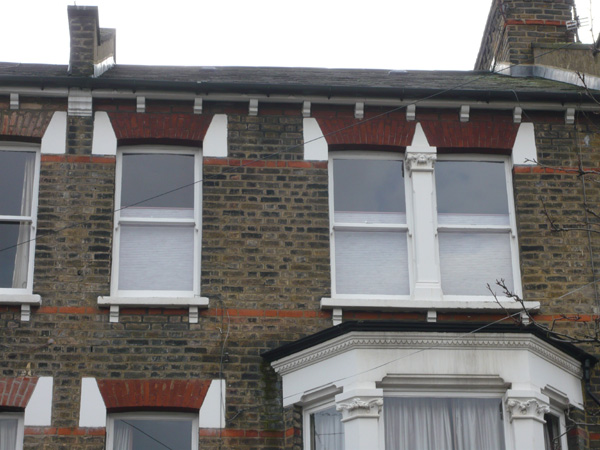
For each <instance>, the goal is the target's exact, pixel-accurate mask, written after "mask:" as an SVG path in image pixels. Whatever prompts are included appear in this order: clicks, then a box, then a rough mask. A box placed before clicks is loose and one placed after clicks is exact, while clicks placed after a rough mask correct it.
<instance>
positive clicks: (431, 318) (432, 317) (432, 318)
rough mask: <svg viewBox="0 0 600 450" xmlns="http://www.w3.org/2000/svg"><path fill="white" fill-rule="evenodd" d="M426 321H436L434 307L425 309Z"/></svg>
mask: <svg viewBox="0 0 600 450" xmlns="http://www.w3.org/2000/svg"><path fill="white" fill-rule="evenodd" d="M427 322H429V323H434V322H437V311H436V310H435V309H430V310H429V311H427Z"/></svg>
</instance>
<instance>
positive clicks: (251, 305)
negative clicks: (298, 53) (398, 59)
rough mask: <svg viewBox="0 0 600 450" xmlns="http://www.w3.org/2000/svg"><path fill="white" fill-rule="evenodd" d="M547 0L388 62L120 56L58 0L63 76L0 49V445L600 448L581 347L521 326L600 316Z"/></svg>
mask: <svg viewBox="0 0 600 450" xmlns="http://www.w3.org/2000/svg"><path fill="white" fill-rule="evenodd" d="M571 9H572V1H571V0H564V1H561V0H553V1H545V2H517V1H507V0H504V1H498V2H493V5H492V10H491V12H490V18H489V20H488V24H487V28H486V32H485V35H484V38H483V40H482V47H481V51H480V54H479V57H478V59H477V63H476V68H477V69H478V70H477V71H473V72H438V71H434V72H410V71H409V72H398V71H391V72H390V71H384V70H327V69H281V68H204V67H200V68H198V67H180V68H172V67H136V66H121V65H118V64H115V62H114V49H115V41H116V33H115V31H114V30H107V29H102V28H100V27H99V22H98V10H97V9H96V8H94V7H84V6H70V7H69V8H68V14H69V28H70V33H71V54H70V55H71V56H70V64H69V67H66V66H48V65H27V64H19V65H16V64H11V63H0V189H2V192H3V195H2V197H3V200H0V235H1V237H0V283H1V284H0V323H1V330H2V340H1V341H0V342H1V345H0V358H1V360H2V361H3V364H2V367H1V371H0V372H1V373H0V449H1V450H5V448H6V450H13V449H21V448H25V449H33V448H47V449H66V448H82V449H101V448H108V449H113V448H115V449H117V448H122V449H129V448H131V449H136V448H165V446H167V447H172V448H192V449H196V448H203V449H204V448H206V449H212V448H214V449H219V448H223V449H225V448H240V449H245V448H247V449H250V448H252V449H254V448H257V449H280V448H286V449H295V450H300V449H303V450H317V449H321V448H342V447H341V446H342V442H345V448H346V449H347V450H349V449H377V448H380V449H384V448H417V447H418V446H423V445H424V447H422V448H445V447H444V446H443V445H445V444H442V443H441V442H442V441H443V440H444V439H446V438H448V436H450V437H449V439H451V440H455V441H457V442H460V444H459V448H490V449H493V450H495V449H498V450H525V449H527V450H545V449H550V448H561V449H562V450H566V449H567V448H568V449H569V450H583V449H588V448H600V434H599V433H597V429H596V427H595V425H591V424H594V423H595V420H596V419H595V418H594V416H593V414H592V412H593V410H594V409H596V408H597V403H596V402H595V400H594V396H595V395H598V396H600V392H598V386H599V384H598V378H597V372H596V371H591V372H590V370H591V368H593V366H594V364H595V363H596V357H595V356H594V355H596V354H598V346H597V344H596V345H595V344H594V343H593V342H592V343H584V344H581V345H578V346H575V345H573V344H572V343H569V342H561V341H560V340H557V339H556V338H557V335H555V334H551V333H545V332H544V331H543V329H542V328H541V327H540V326H536V324H538V325H541V326H544V325H549V324H552V323H553V322H554V321H556V330H558V331H560V332H561V333H565V334H566V335H568V336H574V337H582V336H585V335H589V334H592V335H593V334H594V330H595V327H596V326H597V317H598V312H599V307H600V303H599V300H598V295H599V294H598V292H597V286H596V277H597V265H598V264H599V262H598V261H596V260H595V258H597V252H596V250H597V249H598V241H597V239H598V238H597V236H596V233H595V232H592V233H588V232H586V230H585V227H586V226H592V227H593V226H594V224H595V223H596V222H597V216H596V214H597V211H598V208H597V206H598V202H599V199H600V193H599V192H598V187H597V184H595V183H594V181H593V179H592V178H593V175H584V176H582V175H581V170H580V169H581V168H589V169H592V170H596V169H597V168H598V167H599V165H600V161H599V159H600V156H599V154H598V152H596V151H595V150H596V149H597V146H598V144H599V140H600V132H599V130H600V128H599V127H600V119H598V117H597V112H598V111H599V110H600V107H599V106H598V102H597V99H596V98H595V97H594V95H595V94H594V93H595V91H591V90H589V89H585V88H584V87H582V86H580V85H576V84H573V83H565V82H564V81H565V76H566V75H568V74H569V73H572V72H574V68H573V67H563V68H558V67H549V66H545V65H542V64H539V63H538V62H539V61H538V59H537V57H536V56H535V51H536V49H538V48H540V46H544V45H559V46H560V50H561V51H565V50H566V51H568V48H567V44H568V43H569V42H572V40H573V35H572V33H571V32H569V31H567V27H566V24H567V21H568V20H570V19H571ZM545 53H547V51H545ZM588 56H589V58H592V56H591V52H590V55H588ZM505 69H506V72H507V74H503V73H502V72H500V73H497V72H493V71H492V70H505ZM508 73H509V74H508ZM587 80H588V83H589V85H588V86H593V83H594V82H595V75H594V74H593V73H589V74H587ZM536 162H537V163H536ZM457 200H460V201H457ZM586 206H587V207H588V211H587V215H586ZM582 224H584V225H582ZM556 227H566V228H572V229H573V230H572V231H556V230H555V229H553V228H556ZM499 278H503V279H504V280H505V282H506V283H507V285H508V286H509V288H510V289H511V291H512V292H514V293H515V294H517V295H518V296H519V297H520V298H522V299H523V302H522V303H521V302H518V301H516V300H514V299H513V298H506V297H504V296H503V295H502V293H501V292H500V290H499V288H497V287H494V288H493V289H494V290H495V291H497V292H499V295H498V298H497V299H494V297H493V296H492V295H491V294H490V293H489V291H488V289H487V287H486V284H487V283H490V284H493V283H494V281H495V280H496V279H499ZM565 317H568V318H569V320H566V319H565ZM528 324H529V325H528ZM586 391H589V392H590V393H591V394H590V393H588V392H586ZM409 410H410V411H419V414H422V416H418V415H417V413H415V415H413V416H410V414H409V415H407V412H406V411H409ZM442 410H443V411H448V417H452V418H453V419H452V421H450V422H448V421H447V419H445V418H444V417H441V416H440V415H435V417H434V418H433V419H432V420H433V421H434V423H436V426H435V428H436V429H440V428H443V429H446V430H447V436H446V437H444V436H440V433H437V432H435V433H434V432H432V431H431V430H430V429H429V428H428V427H423V428H422V429H419V428H418V427H419V426H420V425H419V424H421V425H422V422H419V419H418V418H417V419H415V418H414V417H424V416H423V415H427V414H430V413H431V412H432V411H442ZM409 416H410V417H409ZM474 416H476V418H474ZM410 420H415V421H416V422H410ZM459 420H463V421H465V422H463V425H462V426H459V425H456V424H457V423H459V422H458V421H459ZM451 422H452V423H451ZM409 424H412V425H409ZM418 429H419V430H420V432H417V431H416V430H418ZM479 429H485V430H487V433H484V434H486V436H485V437H482V436H481V433H478V430H479ZM393 430H397V432H396V433H394V432H392V431H393ZM465 430H467V431H468V432H462V431H465ZM463 435H464V436H463ZM467 435H468V436H467ZM404 436H411V437H409V438H406V439H405V437H404ZM415 436H416V437H415ZM179 438H181V439H182V440H179ZM411 439H412V440H411ZM426 439H431V441H428V442H430V443H429V444H423V442H424V440H426ZM482 439H490V440H491V441H490V442H487V441H482ZM157 442H161V443H160V444H159V443H157ZM432 442H433V443H432ZM151 445H155V446H156V447H151ZM559 445H560V446H559ZM419 448H420V447H419ZM448 448H450V447H448Z"/></svg>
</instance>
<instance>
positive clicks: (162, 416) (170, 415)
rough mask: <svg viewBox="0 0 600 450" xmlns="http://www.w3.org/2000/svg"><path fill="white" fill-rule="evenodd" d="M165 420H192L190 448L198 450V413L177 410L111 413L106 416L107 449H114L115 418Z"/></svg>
mask: <svg viewBox="0 0 600 450" xmlns="http://www.w3.org/2000/svg"><path fill="white" fill-rule="evenodd" d="M126 419H130V420H164V421H167V420H169V421H176V420H179V421H190V422H192V446H191V448H190V450H198V433H199V428H198V414H197V413H196V414H194V413H177V412H147V411H140V412H127V413H110V414H108V415H107V418H106V450H114V448H113V447H114V437H115V434H114V429H115V420H126Z"/></svg>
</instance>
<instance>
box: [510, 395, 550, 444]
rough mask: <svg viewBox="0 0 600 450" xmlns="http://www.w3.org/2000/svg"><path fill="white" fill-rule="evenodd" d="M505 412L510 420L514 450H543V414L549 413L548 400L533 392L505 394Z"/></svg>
mask: <svg viewBox="0 0 600 450" xmlns="http://www.w3.org/2000/svg"><path fill="white" fill-rule="evenodd" d="M505 404H506V411H507V413H508V417H509V420H510V425H511V429H512V436H513V438H514V449H515V450H545V444H544V424H545V423H546V421H545V420H544V414H547V413H548V412H550V407H549V406H548V398H547V397H546V396H545V395H542V394H540V393H538V392H535V391H513V390H509V391H508V392H507V393H506V401H505Z"/></svg>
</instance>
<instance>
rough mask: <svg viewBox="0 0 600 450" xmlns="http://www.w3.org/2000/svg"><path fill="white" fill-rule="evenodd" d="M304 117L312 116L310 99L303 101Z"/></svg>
mask: <svg viewBox="0 0 600 450" xmlns="http://www.w3.org/2000/svg"><path fill="white" fill-rule="evenodd" d="M302 117H310V102H309V101H308V100H305V101H304V102H302Z"/></svg>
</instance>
